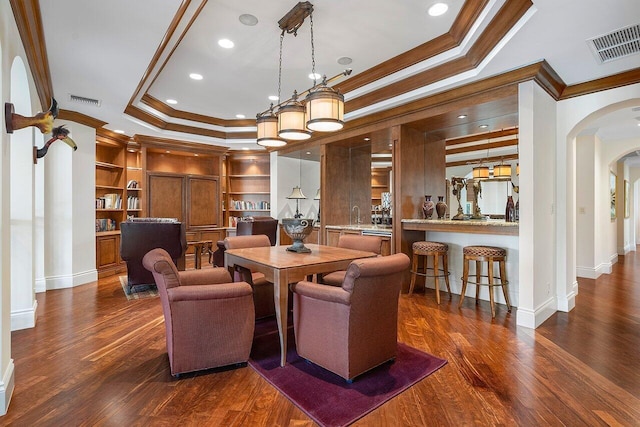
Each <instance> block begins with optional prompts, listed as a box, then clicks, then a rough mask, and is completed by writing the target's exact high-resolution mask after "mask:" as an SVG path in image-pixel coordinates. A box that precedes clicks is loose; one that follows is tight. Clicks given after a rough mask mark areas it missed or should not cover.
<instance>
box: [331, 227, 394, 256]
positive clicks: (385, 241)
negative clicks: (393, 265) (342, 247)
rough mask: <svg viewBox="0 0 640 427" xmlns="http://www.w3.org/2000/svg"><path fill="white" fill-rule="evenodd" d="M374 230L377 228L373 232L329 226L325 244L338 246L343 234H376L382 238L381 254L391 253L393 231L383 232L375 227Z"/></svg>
mask: <svg viewBox="0 0 640 427" xmlns="http://www.w3.org/2000/svg"><path fill="white" fill-rule="evenodd" d="M373 230H376V231H373V232H372V231H371V230H369V229H364V230H354V229H349V228H327V229H326V232H325V235H326V243H325V244H326V245H328V246H338V240H339V239H340V236H342V235H343V234H357V235H376V236H380V237H381V238H382V247H381V249H380V254H381V255H384V256H386V255H391V254H392V253H393V246H392V238H391V232H389V233H381V232H379V231H377V230H379V229H373ZM374 233H375V234H374Z"/></svg>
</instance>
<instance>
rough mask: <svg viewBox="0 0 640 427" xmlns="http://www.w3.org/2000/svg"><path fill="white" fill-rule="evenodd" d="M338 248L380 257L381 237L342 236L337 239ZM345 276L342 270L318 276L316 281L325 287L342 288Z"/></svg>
mask: <svg viewBox="0 0 640 427" xmlns="http://www.w3.org/2000/svg"><path fill="white" fill-rule="evenodd" d="M338 247H339V248H346V249H356V250H359V251H367V252H373V253H376V254H378V255H380V252H381V251H382V237H380V236H361V235H359V234H343V235H342V236H340V238H339V239H338ZM345 274H346V271H344V270H339V271H334V272H333V273H328V274H325V275H322V276H320V277H319V278H318V281H319V282H320V283H323V284H325V285H331V286H342V282H343V280H344V275H345Z"/></svg>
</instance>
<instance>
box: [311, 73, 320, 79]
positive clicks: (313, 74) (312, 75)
mask: <svg viewBox="0 0 640 427" xmlns="http://www.w3.org/2000/svg"><path fill="white" fill-rule="evenodd" d="M309 78H310V79H311V80H320V79H321V78H322V76H321V75H320V74H318V73H310V74H309Z"/></svg>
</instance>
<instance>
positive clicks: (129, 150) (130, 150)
mask: <svg viewBox="0 0 640 427" xmlns="http://www.w3.org/2000/svg"><path fill="white" fill-rule="evenodd" d="M127 151H128V152H130V153H135V152H136V150H134V149H133V148H129V149H128V150H127Z"/></svg>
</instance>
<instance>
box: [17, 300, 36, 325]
mask: <svg viewBox="0 0 640 427" xmlns="http://www.w3.org/2000/svg"><path fill="white" fill-rule="evenodd" d="M37 310H38V301H36V300H34V301H33V307H31V308H28V309H25V310H15V311H14V310H12V311H11V331H19V330H21V329H29V328H33V327H35V326H36V313H37Z"/></svg>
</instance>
